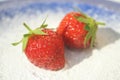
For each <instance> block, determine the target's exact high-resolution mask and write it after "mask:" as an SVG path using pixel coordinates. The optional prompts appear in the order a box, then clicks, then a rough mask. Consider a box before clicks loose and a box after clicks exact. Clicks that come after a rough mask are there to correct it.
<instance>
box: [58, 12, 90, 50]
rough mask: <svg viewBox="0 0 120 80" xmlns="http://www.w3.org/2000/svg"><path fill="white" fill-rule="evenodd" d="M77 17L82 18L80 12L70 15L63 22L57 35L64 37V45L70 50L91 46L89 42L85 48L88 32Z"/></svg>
mask: <svg viewBox="0 0 120 80" xmlns="http://www.w3.org/2000/svg"><path fill="white" fill-rule="evenodd" d="M75 16H76V17H79V16H82V15H81V14H80V13H78V12H70V13H68V14H67V15H66V16H65V17H64V18H63V20H62V21H61V23H60V25H59V27H58V29H57V33H58V34H59V35H62V36H63V39H64V43H65V45H66V46H67V47H69V48H86V47H88V46H90V42H89V41H88V42H87V44H86V46H84V39H85V36H86V34H87V32H88V31H86V30H85V29H84V27H85V24H84V23H83V22H80V21H78V20H77V19H76V18H75Z"/></svg>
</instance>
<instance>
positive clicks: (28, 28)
mask: <svg viewBox="0 0 120 80" xmlns="http://www.w3.org/2000/svg"><path fill="white" fill-rule="evenodd" d="M23 25H24V26H25V28H26V29H27V30H28V31H29V33H33V31H32V29H31V28H30V27H29V26H28V25H27V24H26V23H23Z"/></svg>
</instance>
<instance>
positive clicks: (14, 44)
mask: <svg viewBox="0 0 120 80" xmlns="http://www.w3.org/2000/svg"><path fill="white" fill-rule="evenodd" d="M21 42H22V40H20V41H18V42H15V43H12V45H13V46H17V45H18V44H20V43H21Z"/></svg>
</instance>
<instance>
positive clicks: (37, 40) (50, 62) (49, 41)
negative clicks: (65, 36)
mask: <svg viewBox="0 0 120 80" xmlns="http://www.w3.org/2000/svg"><path fill="white" fill-rule="evenodd" d="M24 25H25V27H26V28H27V29H28V30H29V31H30V32H29V33H28V34H25V35H24V37H23V39H22V42H23V50H24V52H25V54H26V56H27V58H28V59H29V60H30V62H31V63H33V64H34V65H36V66H38V67H40V68H45V69H50V70H60V69H62V68H63V67H64V65H65V58H64V42H63V40H62V37H61V36H59V35H58V34H57V33H56V32H54V31H52V30H50V29H45V28H37V29H35V30H31V29H30V28H29V27H28V26H27V25H26V24H24ZM42 27H46V25H42ZM20 42H21V41H20ZM20 42H18V43H20ZM18 43H13V45H17V44H18Z"/></svg>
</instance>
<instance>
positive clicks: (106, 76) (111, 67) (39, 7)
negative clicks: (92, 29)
mask: <svg viewBox="0 0 120 80" xmlns="http://www.w3.org/2000/svg"><path fill="white" fill-rule="evenodd" d="M93 2H94V3H93ZM111 5H112V6H111ZM119 5H120V4H119V3H114V2H110V1H106V0H102V1H101V0H91V1H87V0H84V1H79V0H76V2H75V1H72V0H70V1H69V2H68V1H64V0H61V3H60V2H57V1H55V0H52V1H50V2H48V1H47V0H45V1H39V0H36V1H32V0H30V1H2V2H0V42H1V43H0V80H119V79H120V49H119V48H120V22H119V21H120V10H119V7H120V6H119ZM76 8H79V9H80V10H81V11H82V12H84V13H86V14H88V15H89V16H91V17H93V18H95V19H96V20H98V21H101V22H105V23H106V25H105V26H99V29H98V32H97V37H96V43H95V47H94V48H92V49H86V50H75V51H73V50H69V49H65V57H66V66H65V68H64V69H62V70H60V71H49V70H44V69H41V68H38V67H36V66H34V65H33V64H31V63H30V62H29V61H28V59H27V58H26V56H25V54H24V53H23V52H22V50H21V44H20V45H18V46H16V47H14V46H12V45H11V43H12V42H16V41H19V40H20V39H21V38H22V35H23V34H24V33H27V31H26V30H25V29H24V27H23V25H22V24H23V22H26V23H27V24H28V25H29V26H30V27H31V28H35V27H38V26H40V24H41V23H42V21H43V20H44V18H46V16H47V15H48V18H47V21H46V23H48V24H49V27H50V28H57V27H58V25H59V23H60V21H61V19H62V18H63V17H64V16H65V14H66V13H68V12H71V11H74V10H75V9H76Z"/></svg>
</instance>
